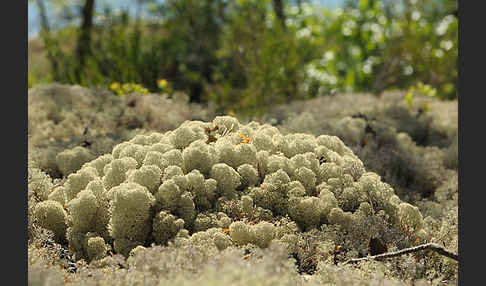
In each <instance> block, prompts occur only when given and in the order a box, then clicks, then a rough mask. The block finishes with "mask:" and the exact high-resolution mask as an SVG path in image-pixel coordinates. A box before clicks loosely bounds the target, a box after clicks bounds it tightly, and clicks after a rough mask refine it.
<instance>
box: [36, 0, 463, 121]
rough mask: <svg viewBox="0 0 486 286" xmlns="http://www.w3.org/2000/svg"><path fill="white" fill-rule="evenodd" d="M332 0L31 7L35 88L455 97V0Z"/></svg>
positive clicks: (220, 102) (39, 3) (277, 100)
mask: <svg viewBox="0 0 486 286" xmlns="http://www.w3.org/2000/svg"><path fill="white" fill-rule="evenodd" d="M325 2H326V1H305V0H296V1H290V0H164V1H160V0H159V1H157V0H133V1H119V2H117V1H106V0H105V1H103V0H96V1H95V0H72V1H66V0H29V30H30V33H29V47H28V48H29V50H28V53H29V54H28V61H29V66H28V84H29V88H30V87H32V86H34V85H36V84H39V83H48V82H60V83H67V84H80V85H82V86H90V87H91V86H96V87H104V88H106V89H110V90H112V91H113V92H114V93H115V94H118V95H123V94H124V93H128V92H140V93H142V94H144V93H148V92H153V93H168V94H170V95H172V96H178V94H179V93H180V92H183V93H187V94H188V95H189V98H190V101H191V102H196V103H201V104H208V103H214V104H216V106H217V107H218V110H219V111H220V112H225V113H230V114H231V113H232V112H237V113H244V114H259V113H262V112H264V111H265V110H264V107H265V106H268V105H269V104H282V103H289V102H291V101H293V100H298V99H308V98H313V97H318V96H326V95H331V94H334V93H343V92H370V93H373V94H377V95H379V94H381V93H383V92H384V91H389V90H394V89H399V90H409V91H412V92H413V91H414V89H413V88H415V87H417V86H418V87H424V86H425V87H426V90H427V92H426V93H428V94H429V95H431V96H436V97H439V98H441V99H444V100H447V99H456V98H457V97H458V92H457V76H458V48H457V44H458V19H457V0H342V1H335V2H334V4H335V5H332V6H329V5H327V6H326V5H324V4H325ZM34 18H35V21H34V20H33V19H34ZM423 89H424V88H416V89H415V91H420V90H423Z"/></svg>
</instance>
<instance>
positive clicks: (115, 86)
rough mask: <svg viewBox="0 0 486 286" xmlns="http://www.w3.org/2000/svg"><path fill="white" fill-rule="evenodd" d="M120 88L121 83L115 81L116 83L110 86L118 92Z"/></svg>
mask: <svg viewBox="0 0 486 286" xmlns="http://www.w3.org/2000/svg"><path fill="white" fill-rule="evenodd" d="M119 88H120V83H119V82H116V81H115V82H114V83H112V84H111V85H110V89H111V90H117V89H119Z"/></svg>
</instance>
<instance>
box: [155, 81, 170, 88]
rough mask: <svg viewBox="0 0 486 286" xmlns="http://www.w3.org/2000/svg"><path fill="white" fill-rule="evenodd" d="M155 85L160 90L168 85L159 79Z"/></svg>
mask: <svg viewBox="0 0 486 286" xmlns="http://www.w3.org/2000/svg"><path fill="white" fill-rule="evenodd" d="M157 84H158V86H159V87H160V88H166V87H167V85H168V84H169V83H168V82H167V80H165V79H159V80H158V81H157Z"/></svg>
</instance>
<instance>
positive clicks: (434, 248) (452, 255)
mask: <svg viewBox="0 0 486 286" xmlns="http://www.w3.org/2000/svg"><path fill="white" fill-rule="evenodd" d="M422 250H432V251H434V252H437V253H438V254H440V255H443V256H446V257H449V258H451V259H454V260H456V261H459V256H458V255H457V254H455V253H453V252H450V251H448V250H446V249H445V248H443V247H442V246H440V245H438V244H435V243H426V244H422V245H419V246H415V247H410V248H405V249H402V250H399V251H395V252H388V253H382V254H378V255H374V256H368V257H363V258H354V259H350V260H348V261H345V262H344V263H343V264H349V263H358V262H361V261H364V260H374V259H380V258H389V257H396V256H401V255H405V254H409V253H414V252H418V251H422Z"/></svg>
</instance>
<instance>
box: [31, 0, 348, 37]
mask: <svg viewBox="0 0 486 286" xmlns="http://www.w3.org/2000/svg"><path fill="white" fill-rule="evenodd" d="M160 1H163V0H160ZM45 2H48V1H45ZM102 2H103V3H106V4H108V5H110V6H112V7H120V8H126V7H130V6H132V5H134V3H136V1H134V0H103V1H102ZM311 2H314V3H318V4H321V5H323V6H326V7H328V8H331V9H332V8H336V7H339V6H340V5H341V4H342V3H343V2H344V0H311ZM28 3H29V4H28V21H29V24H28V31H29V38H31V37H35V36H36V35H37V33H38V32H39V27H40V24H39V23H40V21H39V12H38V9H37V5H36V4H35V2H33V1H29V2H28ZM98 3H100V2H98Z"/></svg>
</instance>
